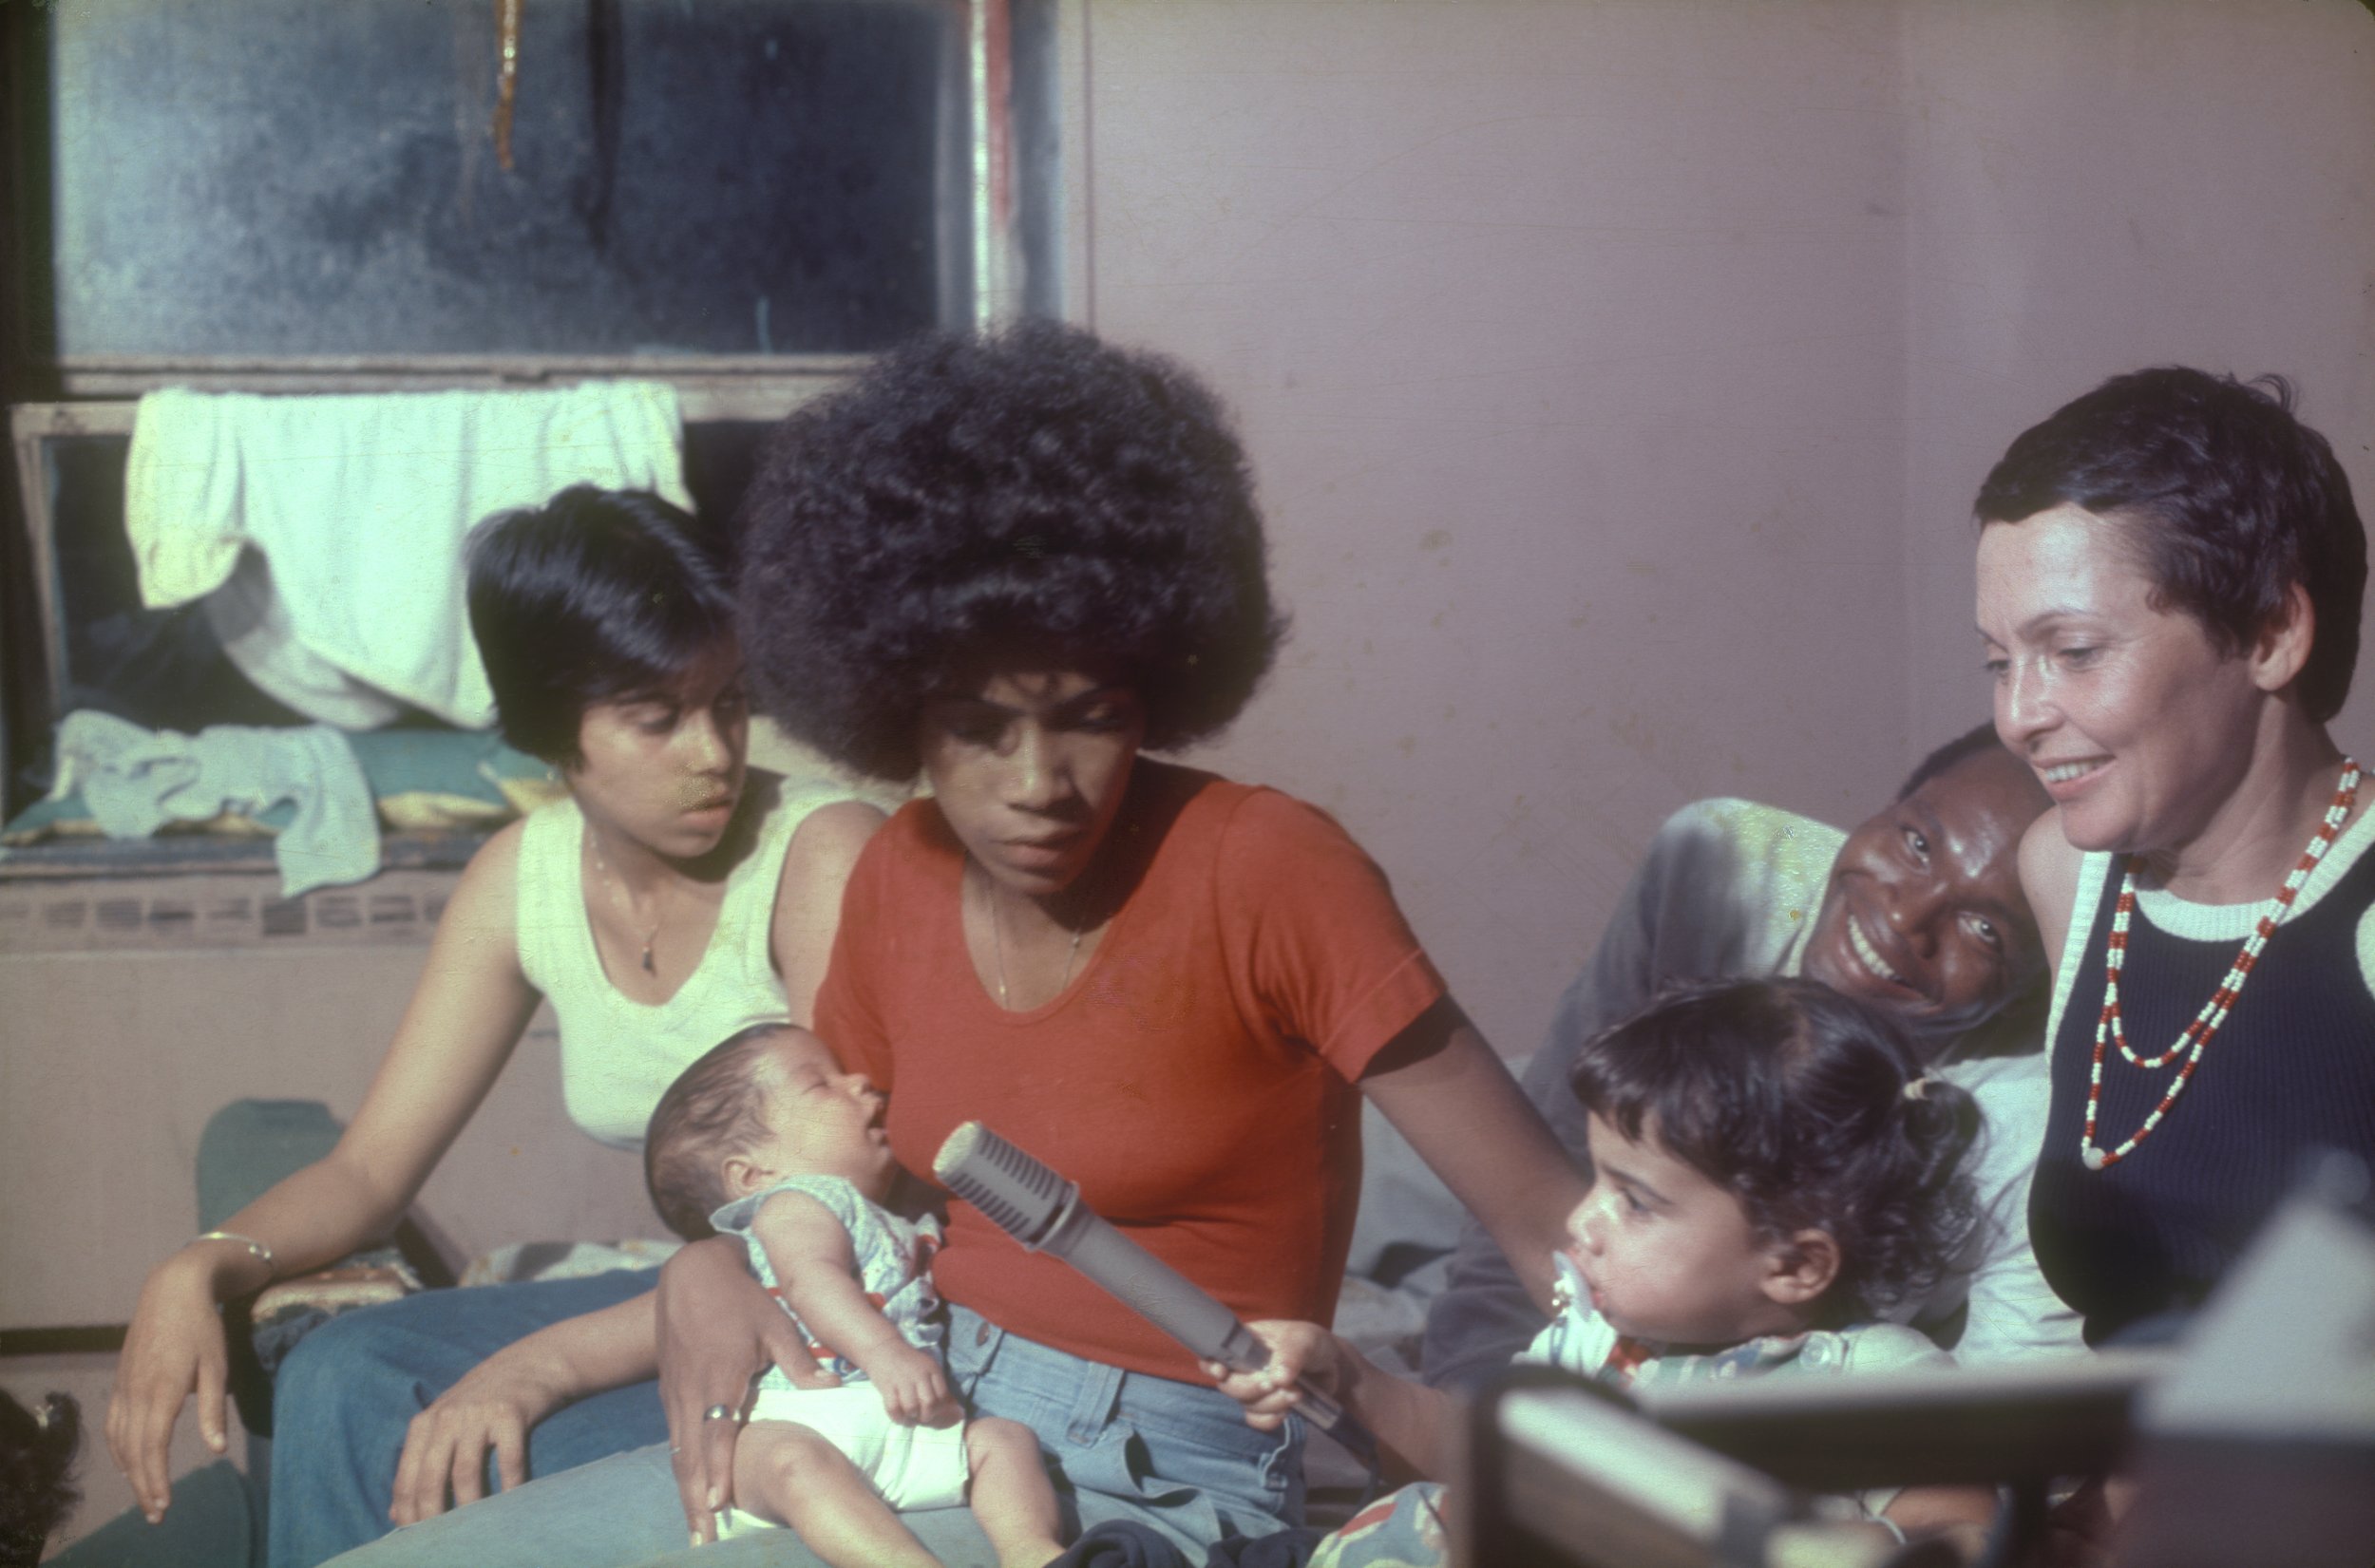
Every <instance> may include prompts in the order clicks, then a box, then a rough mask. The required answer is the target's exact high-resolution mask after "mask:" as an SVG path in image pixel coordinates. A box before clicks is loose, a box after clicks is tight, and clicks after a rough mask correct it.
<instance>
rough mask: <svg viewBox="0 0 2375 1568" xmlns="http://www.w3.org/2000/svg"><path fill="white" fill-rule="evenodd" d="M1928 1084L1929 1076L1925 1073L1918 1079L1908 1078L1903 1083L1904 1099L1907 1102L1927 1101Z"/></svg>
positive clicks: (1929, 1081)
mask: <svg viewBox="0 0 2375 1568" xmlns="http://www.w3.org/2000/svg"><path fill="white" fill-rule="evenodd" d="M1930 1083H1931V1079H1930V1076H1929V1074H1928V1073H1926V1072H1925V1073H1923V1074H1922V1075H1921V1076H1920V1077H1919V1078H1908V1079H1907V1080H1906V1081H1905V1097H1906V1098H1907V1099H1908V1100H1927V1099H1929V1086H1930Z"/></svg>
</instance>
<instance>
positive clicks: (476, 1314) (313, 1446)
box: [266, 1270, 668, 1568]
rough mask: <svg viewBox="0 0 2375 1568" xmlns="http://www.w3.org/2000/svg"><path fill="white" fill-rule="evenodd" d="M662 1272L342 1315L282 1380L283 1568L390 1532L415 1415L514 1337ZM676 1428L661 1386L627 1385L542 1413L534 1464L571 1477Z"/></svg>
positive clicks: (279, 1535) (272, 1532)
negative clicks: (664, 1408)
mask: <svg viewBox="0 0 2375 1568" xmlns="http://www.w3.org/2000/svg"><path fill="white" fill-rule="evenodd" d="M658 1278H659V1274H658V1271H657V1270H617V1271H614V1272H611V1273H608V1274H601V1275H594V1276H592V1277H591V1278H586V1279H561V1280H552V1281H546V1282H538V1283H534V1284H525V1285H483V1286H474V1287H471V1288H469V1289H466V1290H444V1291H425V1292H423V1293H421V1294H418V1295H410V1296H407V1297H405V1298H404V1299H403V1300H401V1301H391V1302H389V1303H388V1304H386V1305H385V1306H378V1307H366V1308H364V1309H362V1310H360V1311H357V1312H351V1313H342V1314H341V1315H339V1316H337V1317H333V1318H332V1319H331V1320H330V1321H329V1322H327V1323H325V1324H323V1325H322V1326H321V1327H320V1328H318V1329H316V1330H314V1332H312V1333H310V1334H308V1335H306V1336H305V1338H304V1339H302V1340H300V1341H299V1342H298V1344H297V1347H296V1349H295V1351H291V1352H290V1355H289V1359H288V1360H287V1361H285V1362H283V1363H282V1364H281V1366H280V1370H279V1371H278V1373H277V1374H276V1377H275V1379H274V1383H273V1445H272V1488H271V1522H270V1525H269V1527H268V1530H267V1532H266V1548H267V1551H268V1553H269V1560H270V1562H271V1564H272V1568H313V1565H314V1564H315V1563H319V1562H324V1561H327V1560H328V1559H331V1558H333V1557H336V1556H337V1555H338V1554H339V1553H341V1552H344V1551H347V1550H349V1549H350V1548H352V1547H356V1546H360V1545H362V1544H363V1543H365V1542H366V1541H371V1540H377V1539H378V1538H379V1537H381V1536H383V1535H385V1534H386V1533H387V1532H388V1529H389V1523H388V1510H389V1507H390V1502H391V1501H392V1498H393V1495H394V1491H395V1480H396V1461H397V1459H398V1458H399V1457H400V1456H401V1455H402V1454H403V1452H404V1437H405V1429H406V1427H407V1426H409V1425H410V1423H411V1420H412V1418H413V1417H414V1416H415V1415H418V1414H419V1413H420V1412H421V1411H422V1410H424V1409H426V1408H428V1406H429V1405H430V1404H431V1403H432V1402H434V1401H435V1400H436V1398H437V1396H438V1395H440V1394H442V1393H444V1392H445V1391H446V1389H449V1388H451V1387H452V1386H453V1385H454V1383H455V1382H456V1381H458V1380H459V1379H460V1378H461V1377H462V1375H463V1374H464V1373H465V1372H466V1371H468V1370H470V1369H471V1368H473V1367H475V1366H477V1365H478V1364H479V1363H480V1362H482V1361H484V1360H485V1359H486V1358H487V1357H488V1356H490V1355H492V1354H494V1353H495V1352H496V1351H499V1350H502V1349H503V1348H504V1346H506V1345H508V1344H510V1343H512V1342H513V1341H514V1340H517V1339H523V1338H525V1337H526V1336H527V1335H529V1334H531V1333H534V1332H536V1331H537V1330H539V1329H542V1328H544V1327H547V1326H548V1325H550V1324H554V1323H558V1322H560V1321H561V1320H562V1319H563V1318H569V1317H575V1316H577V1315H579V1314H580V1313H590V1312H596V1311H599V1310H600V1309H601V1308H604V1307H609V1306H613V1305H616V1304H617V1303H618V1302H620V1301H624V1300H627V1299H629V1298H630V1297H633V1296H636V1295H638V1294H642V1293H643V1292H644V1291H647V1290H649V1289H651V1288H652V1286H653V1285H654V1284H655V1283H656V1281H657V1280H658ZM667 1438H668V1422H667V1418H666V1416H665V1415H663V1414H662V1412H661V1410H660V1404H659V1386H658V1385H657V1384H656V1383H640V1384H636V1385H633V1386H631V1387H629V1388H624V1389H613V1390H611V1391H610V1392H608V1393H605V1394H599V1395H597V1396H595V1397H594V1398H592V1399H588V1400H583V1401H580V1403H578V1404H575V1405H571V1406H568V1407H565V1408H563V1409H561V1410H558V1411H556V1412H554V1414H553V1415H551V1416H550V1417H548V1418H546V1419H545V1420H544V1421H542V1422H540V1423H538V1425H537V1426H536V1427H535V1428H534V1430H533V1431H531V1432H530V1433H529V1436H528V1474H529V1475H530V1476H532V1477H533V1476H551V1475H558V1474H560V1473H561V1472H562V1471H564V1470H568V1469H573V1468H575V1467H576V1466H578V1465H580V1464H586V1463H587V1462H589V1461H591V1460H597V1459H602V1458H605V1457H607V1456H609V1455H611V1454H616V1453H619V1452H622V1451H624V1450H627V1449H631V1448H637V1447H641V1446H642V1445H646V1444H650V1443H654V1442H657V1443H660V1444H662V1445H665V1444H666V1442H667ZM489 1470H490V1473H489V1475H488V1478H487V1485H488V1486H489V1488H490V1489H491V1488H492V1487H493V1485H494V1484H495V1482H494V1477H493V1475H492V1473H491V1470H492V1467H491V1465H490V1467H489Z"/></svg>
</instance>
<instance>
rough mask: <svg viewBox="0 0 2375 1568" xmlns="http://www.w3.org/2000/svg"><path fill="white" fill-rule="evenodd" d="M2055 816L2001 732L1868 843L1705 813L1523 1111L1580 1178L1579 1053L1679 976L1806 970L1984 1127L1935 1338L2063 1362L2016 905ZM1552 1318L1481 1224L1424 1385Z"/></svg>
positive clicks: (1626, 925)
mask: <svg viewBox="0 0 2375 1568" xmlns="http://www.w3.org/2000/svg"><path fill="white" fill-rule="evenodd" d="M2048 804H2049V802H2048V800H2047V799H2046V796H2045V793H2044V791H2043V789H2042V788H2041V787H2040V786H2039V785H2038V784H2037V781H2036V777H2035V775H2034V774H2033V773H2032V772H2031V771H2030V770H2029V769H2028V768H2026V767H2025V766H2024V765H2022V763H2021V761H2020V759H2018V758H2016V757H2014V756H2013V755H2012V754H2011V753H2010V752H2009V751H2006V750H2005V748H2004V746H2002V745H2001V744H2000V743H1999V742H1998V741H1997V739H1996V735H1995V731H1994V729H1993V728H1992V727H1989V726H1986V725H1982V726H1980V727H1978V728H1976V729H1973V730H1971V731H1969V732H1968V733H1967V734H1965V735H1962V736H1959V737H1957V738H1956V739H1954V740H1953V741H1950V742H1948V744H1947V745H1945V746H1941V747H1939V748H1938V750H1936V751H1935V752H1933V753H1931V754H1930V756H1929V758H1927V759H1926V760H1924V762H1923V763H1922V765H1920V766H1919V767H1917V768H1915V769H1914V771H1913V774H1912V776H1911V777H1910V778H1909V779H1908V780H1907V781H1906V782H1905V785H1904V787H1903V788H1902V789H1901V790H1900V791H1899V792H1898V794H1897V798H1896V799H1895V800H1894V801H1893V802H1891V803H1890V804H1889V806H1888V807H1887V808H1886V809H1884V810H1882V811H1881V812H1879V813H1878V814H1876V815H1875V816H1873V817H1872V818H1871V819H1869V820H1868V821H1866V822H1863V823H1862V824H1861V825H1860V826H1858V827H1856V828H1855V829H1854V830H1853V832H1849V833H1841V832H1840V831H1839V830H1838V829H1837V828H1834V827H1831V826H1828V825H1826V824H1824V823H1821V822H1815V821H1814V820H1813V819H1811V818H1807V817H1800V816H1797V815H1796V814H1795V813H1793V812H1787V811H1781V810H1777V809H1776V808H1774V807H1772V806H1765V805H1758V804H1756V803H1752V802H1748V801H1737V800H1714V801H1701V802H1699V803H1695V804H1693V805H1689V806H1686V807H1684V808H1683V809H1682V810H1681V811H1679V812H1677V813H1675V815H1674V816H1673V817H1672V818H1670V819H1669V820H1668V821H1667V822H1666V824H1665V826H1664V827H1663V828H1662V829H1661V830H1660V831H1659V834H1658V837H1657V841H1656V842H1655V843H1654V844H1653V845H1652V846H1651V848H1650V852H1649V855H1648V858H1647V859H1646V860H1644V861H1643V863H1642V865H1641V868H1640V869H1639V870H1638V871H1637V872H1635V873H1634V876H1633V880H1632V884H1631V885H1630V886H1629V887H1628V888H1627V889H1626V890H1625V897H1624V898H1623V900H1622V902H1621V903H1620V904H1619V906H1618V909H1617V912H1616V914H1615V916H1613V917H1612V918H1611V919H1610V920H1609V922H1608V927H1607V930H1606V932H1605V933H1604V934H1603V935H1602V936H1601V938H1600V946H1599V948H1598V950H1597V951H1596V952H1595V953H1594V954H1593V955H1592V958H1591V961H1590V962H1589V963H1588V964H1587V965H1586V966H1585V968H1584V971H1583V973H1581V974H1579V975H1577V976H1576V977H1575V981H1574V983H1573V984H1572V985H1570V986H1569V987H1568V991H1567V994H1566V995H1565V996H1564V997H1562V998H1561V999H1560V1002H1559V1010H1558V1012H1557V1015H1556V1016H1555V1017H1554V1018H1553V1019H1552V1021H1551V1025H1550V1032H1549V1039H1548V1040H1547V1041H1546V1042H1545V1043H1544V1045H1543V1048H1542V1049H1541V1050H1540V1051H1539V1052H1537V1053H1536V1054H1535V1056H1534V1059H1533V1063H1532V1065H1531V1067H1529V1068H1528V1069H1527V1073H1526V1093H1527V1096H1528V1098H1530V1100H1532V1101H1533V1103H1534V1105H1535V1106H1536V1107H1537V1108H1538V1109H1540V1110H1541V1111H1542V1113H1543V1114H1544V1115H1545V1116H1546V1117H1547V1118H1549V1122H1550V1124H1551V1126H1552V1127H1553V1128H1554V1129H1555V1130H1556V1131H1557V1132H1558V1135H1559V1140H1560V1142H1561V1143H1564V1144H1565V1145H1566V1146H1567V1149H1568V1153H1570V1154H1571V1155H1573V1156H1574V1157H1575V1159H1576V1160H1577V1161H1578V1162H1584V1161H1585V1160H1586V1158H1587V1156H1586V1130H1587V1124H1586V1121H1585V1118H1584V1115H1583V1112H1582V1111H1581V1110H1580V1108H1578V1106H1577V1105H1576V1103H1575V1097H1574V1096H1573V1095H1572V1094H1570V1093H1568V1090H1567V1086H1566V1078H1567V1073H1568V1067H1570V1065H1571V1064H1572V1063H1573V1061H1574V1059H1575V1053H1576V1051H1577V1050H1578V1049H1579V1048H1581V1047H1582V1045H1583V1043H1584V1042H1585V1041H1586V1040H1587V1039H1590V1038H1591V1037H1592V1036H1593V1035H1595V1034H1598V1033H1600V1032H1601V1031H1602V1030H1606V1029H1608V1028H1610V1027H1612V1026H1614V1025H1616V1024H1618V1023H1621V1022H1622V1021H1624V1020H1625V1019H1626V1018H1628V1017H1630V1016H1632V1015H1633V1014H1634V1013H1635V1012H1637V1011H1640V1010H1641V1009H1642V1008H1643V1007H1644V1006H1646V1005H1647V1004H1648V1002H1649V1001H1650V999H1651V998H1652V997H1654V996H1655V995H1656V994H1657V993H1658V992H1659V990H1660V988H1662V987H1663V986H1666V985H1669V984H1671V983H1674V982H1677V981H1682V980H1714V979H1731V978H1739V977H1746V976H1751V975H1767V974H1799V973H1803V974H1806V975H1808V976H1810V977H1812V978H1814V979H1817V980H1820V981H1822V982H1823V983H1824V984H1826V985H1828V986H1830V987H1832V988H1833V989H1834V990H1836V991H1840V992H1846V993H1847V994H1849V995H1852V996H1855V997H1858V998H1860V999H1862V1000H1864V1001H1866V1002H1870V1003H1872V1004H1873V1005H1874V1006H1876V1007H1879V1008H1882V1009H1884V1010H1886V1011H1889V1012H1890V1013H1891V1014H1893V1015H1894V1016H1895V1017H1896V1018H1897V1020H1898V1021H1899V1022H1900V1023H1901V1024H1903V1025H1904V1027H1905V1028H1906V1029H1907V1030H1909V1031H1910V1033H1911V1034H1912V1035H1913V1036H1914V1039H1915V1043H1916V1044H1917V1045H1918V1046H1920V1047H1921V1048H1924V1049H1925V1050H1927V1051H1928V1052H1929V1056H1930V1061H1931V1065H1932V1068H1933V1070H1935V1071H1937V1072H1938V1073H1939V1075H1940V1076H1942V1077H1945V1078H1948V1079H1949V1080H1951V1081H1953V1082H1954V1083H1956V1084H1958V1085H1959V1086H1962V1087H1963V1088H1965V1089H1967V1090H1968V1091H1969V1092H1970V1094H1971V1095H1972V1096H1973V1097H1974V1098H1975V1099H1976V1100H1977V1101H1978V1102H1979V1105H1980V1109H1981V1111H1982V1113H1983V1115H1984V1116H1985V1118H1986V1125H1985V1127H1984V1128H1983V1129H1982V1132H1981V1134H1980V1139H1979V1142H1978V1143H1976V1144H1975V1145H1974V1146H1973V1149H1972V1152H1971V1155H1970V1157H1969V1160H1968V1162H1967V1165H1966V1169H1967V1172H1968V1174H1969V1175H1970V1176H1971V1178H1972V1183H1973V1186H1974V1187H1975V1189H1976V1194H1975V1196H1976V1197H1977V1199H1978V1201H1979V1204H1980V1210H1981V1223H1980V1225H1979V1227H1978V1230H1977V1232H1976V1233H1975V1235H1974V1238H1973V1250H1972V1253H1971V1255H1970V1256H1968V1257H1967V1258H1966V1259H1965V1267H1964V1268H1963V1269H1961V1270H1959V1271H1958V1272H1957V1274H1956V1275H1954V1276H1953V1277H1952V1278H1951V1279H1949V1280H1948V1282H1947V1283H1946V1284H1945V1285H1944V1286H1942V1288H1941V1290H1940V1292H1939V1293H1938V1294H1936V1295H1934V1296H1933V1297H1932V1299H1931V1300H1930V1301H1929V1303H1928V1304H1927V1305H1926V1307H1925V1308H1924V1310H1923V1313H1922V1315H1921V1321H1922V1323H1923V1326H1924V1327H1925V1328H1928V1329H1929V1330H1930V1331H1931V1332H1933V1333H1934V1334H1935V1335H1936V1336H1937V1337H1938V1338H1939V1339H1940V1340H1941V1341H1942V1342H1945V1343H1948V1344H1949V1345H1950V1346H1951V1348H1952V1349H1953V1350H1954V1351H1955V1352H1956V1354H1957V1355H1958V1356H1959V1357H1960V1358H1962V1359H1964V1360H1966V1361H1989V1360H2001V1359H2006V1358H2009V1357H2013V1356H2019V1355H2028V1354H2037V1353H2042V1352H2050V1351H2066V1350H2071V1349H2075V1348H2077V1346H2078V1345H2079V1343H2080V1341H2079V1334H2078V1323H2077V1319H2076V1317H2075V1315H2074V1314H2073V1313H2071V1312H2070V1311H2069V1309H2067V1308H2066V1307H2064V1306H2063V1305H2062V1302H2061V1301H2060V1300H2059V1299H2058V1298H2056V1297H2055V1295H2054V1294H2053V1292H2052V1291H2051V1290H2050V1289H2049V1288H2048V1287H2047V1286H2046V1284H2045V1282H2044V1279H2043V1276H2042V1275H2040V1274H2039V1273H2038V1269H2037V1263H2036V1258H2035V1257H2034V1256H2033V1255H2032V1254H2031V1253H2030V1250H2029V1245H2028V1223H2027V1213H2028V1180H2029V1173H2030V1169H2031V1167H2032V1166H2033V1164H2034V1163H2035V1160H2036V1155H2037V1147H2038V1142H2039V1139H2040V1137H2041V1135H2042V1133H2043V1126H2044V1117H2045V1107H2046V1103H2047V1099H2048V1093H2047V1084H2046V1077H2045V1061H2044V1056H2043V1052H2042V1050H2041V1049H2040V1046H2041V1043H2042V1040H2043V1022H2044V1006H2043V1004H2044V995H2043V992H2044V987H2043V980H2044V975H2045V962H2044V954H2043V951H2042V949H2041V948H2040V946H2039V941H2038V935H2037V922H2036V920H2035V918H2034V917H2033V916H2031V915H2030V913H2029V909H2028V902H2027V900H2026V899H2025V898H2024V897H2023V896H2022V893H2021V879H2020V868H2019V863H2018V856H2019V849H2020V841H2021V835H2022V833H2023V832H2024V830H2025V829H2026V828H2027V827H2028V825H2029V823H2031V822H2034V821H2036V819H2037V818H2038V817H2039V816H2040V815H2041V814H2043V812H2044V810H2045V809H2046V807H2047V806H2048ZM1542 1323H1543V1319H1542V1317H1541V1315H1540V1314H1539V1313H1536V1312H1535V1311H1534V1310H1533V1308H1532V1306H1531V1304H1530V1302H1528V1301H1527V1299H1526V1296H1525V1293H1524V1292H1523V1291H1522V1290H1519V1289H1518V1288H1517V1286H1516V1284H1515V1278H1514V1275H1512V1274H1511V1271H1510V1267H1509V1264H1508V1261H1507V1260H1506V1259H1505V1258H1503V1257H1502V1256H1500V1254H1499V1253H1498V1252H1496V1251H1495V1250H1494V1249H1493V1247H1492V1242H1491V1240H1490V1239H1489V1238H1487V1237H1484V1236H1483V1235H1482V1233H1481V1232H1479V1231H1478V1229H1477V1228H1476V1226H1475V1225H1474V1224H1473V1222H1472V1223H1470V1224H1469V1225H1468V1226H1467V1227H1466V1228H1465V1230H1464V1231H1463V1234H1462V1236H1461V1240H1460V1247H1459V1252H1458V1254H1457V1255H1456V1256H1455V1257H1454V1261H1453V1265H1452V1275H1451V1284H1450V1288H1449V1289H1447V1290H1446V1291H1445V1293H1444V1294H1443V1295H1442V1296H1440V1297H1438V1298H1437V1300H1436V1301H1435V1305H1434V1308H1433V1310H1432V1311H1431V1313H1429V1316H1428V1322H1427V1334H1426V1348H1425V1375H1426V1378H1427V1381H1429V1382H1430V1383H1433V1384H1435V1385H1437V1386H1438V1387H1446V1386H1468V1385H1472V1384H1473V1383H1475V1382H1476V1381H1477V1380H1479V1379H1480V1378H1482V1377H1484V1376H1486V1375H1487V1374H1489V1373H1491V1372H1493V1371H1496V1370H1499V1369H1500V1368H1501V1367H1503V1366H1505V1365H1507V1364H1508V1362H1509V1359H1510V1357H1511V1355H1513V1354H1515V1353H1516V1352H1517V1351H1519V1350H1522V1349H1523V1348H1524V1347H1525V1345H1526V1343H1527V1342H1528V1340H1530V1338H1531V1337H1532V1336H1533V1334H1534V1333H1535V1332H1537V1331H1538V1330H1539V1329H1540V1328H1541V1327H1542Z"/></svg>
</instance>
